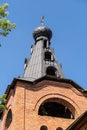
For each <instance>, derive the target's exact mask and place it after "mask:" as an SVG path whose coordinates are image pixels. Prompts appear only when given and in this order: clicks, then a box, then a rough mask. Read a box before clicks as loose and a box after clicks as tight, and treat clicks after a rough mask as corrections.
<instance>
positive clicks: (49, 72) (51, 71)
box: [46, 66, 57, 76]
mask: <svg viewBox="0 0 87 130" xmlns="http://www.w3.org/2000/svg"><path fill="white" fill-rule="evenodd" d="M46 74H47V75H52V76H57V74H56V68H55V67H52V66H50V67H48V68H47V70H46Z"/></svg>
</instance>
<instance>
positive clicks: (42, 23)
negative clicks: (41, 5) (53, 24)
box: [41, 16, 44, 26]
mask: <svg viewBox="0 0 87 130" xmlns="http://www.w3.org/2000/svg"><path fill="white" fill-rule="evenodd" d="M41 25H42V26H43V25H44V16H42V17H41Z"/></svg>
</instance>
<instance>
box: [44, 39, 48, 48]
mask: <svg viewBox="0 0 87 130" xmlns="http://www.w3.org/2000/svg"><path fill="white" fill-rule="evenodd" d="M43 48H47V40H46V39H45V40H44V41H43Z"/></svg>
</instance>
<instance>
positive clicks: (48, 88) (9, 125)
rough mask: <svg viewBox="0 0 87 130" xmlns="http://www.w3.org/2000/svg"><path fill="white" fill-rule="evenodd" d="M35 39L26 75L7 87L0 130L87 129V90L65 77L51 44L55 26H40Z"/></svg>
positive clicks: (15, 79)
mask: <svg viewBox="0 0 87 130" xmlns="http://www.w3.org/2000/svg"><path fill="white" fill-rule="evenodd" d="M33 38H34V41H35V43H34V44H33V45H32V46H31V57H30V58H25V63H24V74H23V76H20V77H19V78H14V79H13V81H12V83H11V85H10V86H8V88H7V90H6V94H7V103H6V105H7V108H8V110H5V111H4V112H3V113H1V114H0V118H1V120H2V122H1V127H0V130H87V91H86V90H84V89H83V88H81V87H80V86H79V85H78V84H76V83H75V82H74V81H72V80H69V79H66V78H65V76H64V74H63V72H62V67H61V65H60V64H59V63H58V62H57V60H56V58H55V55H54V49H53V48H51V47H50V46H51V38H52V31H51V29H50V28H48V27H46V26H44V25H42V26H40V27H37V28H36V29H35V30H34V32H33Z"/></svg>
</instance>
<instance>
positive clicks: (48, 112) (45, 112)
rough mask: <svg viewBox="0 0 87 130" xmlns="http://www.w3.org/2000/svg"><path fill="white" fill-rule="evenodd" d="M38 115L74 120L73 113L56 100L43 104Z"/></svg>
mask: <svg viewBox="0 0 87 130" xmlns="http://www.w3.org/2000/svg"><path fill="white" fill-rule="evenodd" d="M61 101H63V100H61ZM38 115H41V116H52V117H60V118H68V119H71V118H74V117H73V114H72V112H71V111H70V110H69V109H68V108H67V107H66V106H65V105H63V104H62V103H61V102H57V99H55V98H54V99H52V100H51V99H50V100H47V101H45V102H44V103H42V104H41V105H40V107H39V110H38Z"/></svg>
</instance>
